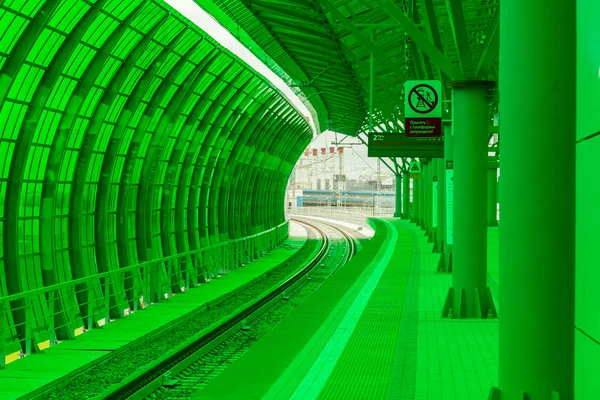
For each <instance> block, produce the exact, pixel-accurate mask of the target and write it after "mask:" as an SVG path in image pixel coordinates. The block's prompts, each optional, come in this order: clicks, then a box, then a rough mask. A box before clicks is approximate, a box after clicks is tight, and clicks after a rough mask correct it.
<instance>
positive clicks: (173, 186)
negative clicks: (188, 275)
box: [161, 51, 223, 254]
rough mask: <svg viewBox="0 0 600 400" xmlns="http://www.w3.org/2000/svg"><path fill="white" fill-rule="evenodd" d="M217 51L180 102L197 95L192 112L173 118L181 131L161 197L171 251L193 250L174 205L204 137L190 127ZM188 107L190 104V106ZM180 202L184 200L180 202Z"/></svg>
mask: <svg viewBox="0 0 600 400" xmlns="http://www.w3.org/2000/svg"><path fill="white" fill-rule="evenodd" d="M217 54H218V53H216V52H214V51H213V52H211V53H210V54H209V55H208V56H207V57H206V58H205V59H204V60H203V63H205V65H204V66H203V67H202V68H197V70H198V71H197V75H196V77H195V78H194V82H192V83H191V85H190V86H189V88H188V89H187V90H188V93H187V94H186V95H185V96H183V98H185V102H184V101H181V102H180V105H181V106H183V105H186V104H184V103H188V101H189V99H190V98H191V96H192V95H193V96H196V97H197V99H196V101H195V103H194V104H193V106H192V107H191V111H190V113H189V115H187V116H186V115H184V113H183V110H180V111H179V112H178V113H177V114H178V118H177V119H178V121H177V123H175V121H173V123H172V125H173V126H171V127H170V128H168V129H169V130H174V131H181V133H180V134H179V135H178V137H177V140H176V142H175V145H174V148H173V152H172V153H171V155H170V157H169V162H168V166H167V170H166V174H165V180H164V185H163V196H162V199H161V209H162V212H161V234H162V242H163V249H164V250H165V251H168V252H169V254H176V253H182V252H186V251H189V249H190V248H189V244H188V242H187V241H185V240H184V232H183V228H184V225H183V224H181V223H177V221H181V219H180V218H181V217H180V218H179V219H178V218H177V217H176V215H177V212H178V211H179V210H178V209H177V207H175V210H171V207H172V204H176V203H177V201H175V202H173V199H174V198H177V196H178V194H179V193H178V192H179V191H180V190H183V189H182V188H183V186H182V184H181V183H180V179H181V176H182V174H183V166H184V164H185V160H186V159H187V156H188V152H190V151H192V149H193V148H194V147H196V146H198V143H199V139H201V138H202V135H193V133H192V131H191V130H190V129H189V127H190V122H192V123H193V122H194V121H196V120H197V119H198V116H199V114H200V112H201V111H202V109H201V105H202V104H204V103H203V100H202V94H201V93H198V92H196V90H197V86H198V84H199V83H200V81H201V80H203V79H204V78H205V72H206V71H207V69H209V68H210V66H211V65H212V63H213V61H214V60H215V59H216V58H217ZM199 67H200V64H199ZM222 74H223V73H222ZM216 82H218V80H217V79H215V80H213V81H212V82H211V85H210V86H209V88H208V89H207V93H210V90H211V89H210V88H214V87H216ZM186 107H189V106H188V105H186ZM177 126H179V129H176V128H177ZM194 136H195V137H194ZM194 139H196V140H194ZM194 143H195V145H194ZM179 204H183V203H181V202H180V203H179ZM172 212H174V213H175V215H171V213H172Z"/></svg>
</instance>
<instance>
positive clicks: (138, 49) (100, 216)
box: [81, 13, 184, 313]
mask: <svg viewBox="0 0 600 400" xmlns="http://www.w3.org/2000/svg"><path fill="white" fill-rule="evenodd" d="M132 15H134V16H133V17H132V21H131V22H129V23H128V25H124V24H123V23H122V26H123V29H124V30H126V29H128V27H129V26H130V25H131V23H132V22H133V19H135V18H137V15H138V14H137V13H136V14H133V13H132ZM127 20H129V18H127ZM124 22H125V21H124ZM166 22H167V17H163V18H161V19H160V20H158V21H157V22H156V23H155V24H154V25H153V26H151V27H150V29H149V31H148V32H147V33H146V34H145V36H144V37H143V38H142V39H141V40H140V41H139V42H138V43H137V44H136V46H135V47H134V48H133V50H132V51H131V52H130V53H129V56H128V57H127V58H126V59H125V60H124V63H123V64H122V65H121V66H120V67H119V69H118V70H117V71H116V73H115V75H114V76H113V79H112V80H111V81H110V82H109V83H108V85H107V88H106V91H105V92H104V93H103V94H102V97H101V99H100V102H99V105H98V107H97V109H96V111H95V113H94V115H93V116H92V124H91V126H90V131H89V134H94V133H95V135H98V134H99V133H100V131H101V129H103V127H104V126H106V125H108V120H109V118H110V113H111V110H112V108H113V104H115V103H116V102H118V100H119V98H120V96H121V95H120V91H121V90H122V88H125V87H126V86H128V85H130V82H128V77H129V76H130V74H131V73H132V71H134V70H135V69H136V68H137V67H136V64H137V62H138V60H139V59H140V57H142V55H143V54H147V52H148V50H149V46H151V43H152V40H153V38H154V37H155V36H156V35H157V34H158V32H159V29H160V28H161V27H162V26H163V25H164V24H165V23H166ZM125 32H126V31H125ZM125 32H124V35H125ZM183 33H184V30H182V31H181V32H179V34H177V35H175V37H174V38H173V39H172V40H171V43H170V44H169V45H168V46H167V47H166V48H165V49H164V50H163V51H162V52H159V54H157V55H156V59H155V62H154V63H151V64H150V67H149V68H148V69H147V70H145V71H144V72H143V73H142V74H141V76H139V79H138V80H137V82H135V83H134V86H133V88H132V89H131V92H130V94H129V96H128V97H127V98H126V100H125V102H124V104H123V106H122V109H121V112H120V113H119V115H118V117H116V122H115V123H114V128H113V130H112V132H111V136H110V139H109V140H108V141H107V142H106V148H105V149H99V148H97V147H96V146H95V147H96V148H95V149H94V152H99V151H100V150H103V151H102V154H104V157H103V158H102V163H101V166H100V171H99V172H100V173H99V176H98V179H97V182H98V193H99V195H98V197H97V201H96V205H95V210H94V212H95V214H96V215H97V221H96V231H95V233H96V242H97V246H96V257H97V258H98V260H99V262H98V264H97V267H96V266H93V265H92V266H89V267H88V268H89V270H86V271H83V272H82V274H81V275H82V276H85V275H89V274H91V273H93V271H94V270H95V269H96V268H98V270H99V271H110V270H114V269H117V268H119V267H124V266H129V265H133V264H135V263H137V262H138V258H137V254H136V253H135V252H133V251H131V246H130V245H129V241H128V240H127V233H126V231H125V232H124V231H123V224H120V223H119V222H120V219H119V218H118V217H117V211H118V204H119V203H118V201H119V198H120V197H119V196H120V195H121V194H122V193H121V190H123V189H122V188H120V184H118V183H116V182H115V178H116V177H118V178H120V179H122V178H121V173H122V172H123V171H122V170H120V168H124V167H123V165H124V164H126V163H122V162H120V160H122V159H123V156H121V155H120V154H119V153H121V150H120V149H122V148H124V147H126V146H127V145H128V140H129V137H130V136H129V135H128V134H127V131H128V129H129V128H128V127H129V124H130V123H132V120H133V118H134V112H135V109H136V107H137V106H138V104H139V102H140V101H141V99H142V97H143V95H144V94H145V91H146V90H147V88H148V87H149V85H150V84H151V77H152V76H153V75H154V74H155V73H156V71H157V69H158V66H159V65H160V64H162V62H163V61H164V60H165V59H166V57H167V55H168V53H169V50H168V49H170V48H172V46H174V45H175V43H177V42H178V41H179V40H180V39H181V37H182V36H183ZM117 43H118V42H117ZM170 46H171V47H170ZM90 167H91V168H94V167H96V168H97V166H95V165H90ZM91 173H92V171H91V170H90V169H88V170H87V171H86V176H88V175H89V174H91ZM120 179H119V180H120ZM115 200H116V201H115ZM115 225H116V229H114V228H113V227H114V226H115ZM115 255H116V257H115ZM82 265H86V264H84V263H82ZM142 279H143V278H142V276H141V275H140V274H137V273H134V274H132V275H130V276H126V277H125V279H124V281H123V285H122V288H120V289H119V291H118V292H120V291H121V290H124V291H125V294H126V297H127V299H128V301H129V306H130V307H132V308H133V307H135V305H134V304H133V302H134V301H135V299H134V289H133V288H134V286H136V285H137V286H139V285H140V283H141V281H142ZM81 303H83V304H84V303H85V298H82V299H81ZM119 308H120V307H119ZM121 311H122V310H117V312H119V313H120V312H121Z"/></svg>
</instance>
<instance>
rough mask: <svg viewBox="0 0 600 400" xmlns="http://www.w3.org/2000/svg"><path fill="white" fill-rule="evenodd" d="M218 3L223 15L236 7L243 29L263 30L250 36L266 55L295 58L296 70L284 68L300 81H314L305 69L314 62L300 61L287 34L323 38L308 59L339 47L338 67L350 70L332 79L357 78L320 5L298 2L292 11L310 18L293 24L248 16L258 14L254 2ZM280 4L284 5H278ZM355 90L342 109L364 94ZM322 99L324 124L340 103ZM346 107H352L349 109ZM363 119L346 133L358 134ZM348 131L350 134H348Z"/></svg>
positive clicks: (228, 0)
mask: <svg viewBox="0 0 600 400" xmlns="http://www.w3.org/2000/svg"><path fill="white" fill-rule="evenodd" d="M217 3H218V5H219V6H220V7H222V9H223V11H225V12H226V13H227V12H228V11H227V10H228V9H230V7H235V8H236V9H237V10H238V11H236V13H237V15H230V16H232V17H233V18H234V19H235V18H238V21H240V22H241V21H242V20H243V21H244V22H243V25H248V24H250V25H252V26H253V27H259V26H260V28H258V29H251V30H249V31H250V32H253V35H254V39H255V40H256V41H257V42H258V43H259V44H261V45H262V46H264V48H265V50H266V51H269V50H270V49H273V51H274V52H276V53H277V54H272V56H273V57H274V58H275V59H278V60H283V59H286V60H288V59H290V58H291V59H292V60H293V64H295V65H294V66H293V68H292V66H291V65H289V63H288V62H287V61H286V62H281V61H280V65H281V66H282V67H284V68H286V67H288V72H289V73H290V74H291V75H292V76H293V77H294V78H295V79H296V80H297V81H310V80H311V79H312V76H311V73H310V72H309V70H308V69H306V68H305V65H304V63H305V62H310V61H307V60H306V59H304V58H298V57H301V54H300V53H296V52H295V50H296V49H295V48H293V45H292V44H291V43H289V42H288V41H287V40H286V37H285V34H286V32H287V31H289V32H291V33H294V32H295V33H297V34H302V35H304V34H306V35H307V36H308V37H315V36H316V37H322V39H321V43H320V46H318V47H315V48H314V49H313V51H312V52H310V51H309V52H307V53H306V54H305V57H311V58H319V57H321V56H322V51H321V47H322V45H323V43H332V44H335V48H336V49H337V50H336V54H337V57H333V58H332V59H333V60H335V64H340V65H346V66H347V67H346V68H347V69H346V71H347V72H346V74H345V75H347V77H346V76H344V75H340V74H330V75H331V76H332V77H334V78H337V79H340V81H342V80H346V81H348V80H350V81H352V80H353V78H352V74H353V71H352V69H351V68H350V65H349V63H348V62H347V60H346V59H345V55H344V53H343V52H342V51H341V50H339V41H338V40H337V38H336V37H335V36H334V35H333V29H332V28H331V27H330V25H329V21H328V20H327V18H326V16H325V15H324V13H322V11H321V10H319V8H320V7H319V6H318V4H316V3H315V4H313V3H311V2H308V1H304V0H303V1H301V2H295V3H294V6H291V8H293V9H294V10H300V9H302V10H303V11H302V12H300V11H297V16H300V15H304V14H305V15H306V18H305V20H304V21H295V22H292V21H290V20H289V19H286V18H285V17H284V16H281V17H280V18H275V19H274V17H275V15H274V14H271V15H270V16H269V20H268V21H267V20H266V19H265V20H263V19H262V15H258V12H257V15H254V14H252V15H251V16H250V15H249V12H246V11H245V10H251V9H253V10H254V7H256V5H255V4H256V3H255V2H250V1H247V0H241V1H240V0H223V1H218V2H217ZM234 4H235V6H234ZM242 4H243V5H244V7H245V9H243V7H242V9H240V8H241V7H240V5H242ZM273 4H274V3H272V2H261V3H260V4H258V7H259V8H260V7H265V6H266V7H271V5H273ZM278 4H280V3H278ZM313 10H316V11H317V12H316V14H315V13H314V11H313ZM255 11H256V10H255ZM229 14H230V13H229ZM247 17H248V18H247ZM294 24H295V25H294ZM319 24H320V25H319ZM279 33H281V34H282V35H283V36H281V37H279ZM259 35H260V37H257V36H259ZM288 46H289V47H288ZM300 51H302V49H300ZM283 53H285V54H286V56H283ZM280 54H281V55H280ZM338 60H339V61H338ZM296 68H301V69H302V70H303V73H304V75H305V76H303V77H298V76H297V74H294V70H296ZM348 78H349V79H348ZM354 86H355V88H354V89H353V90H352V89H350V90H348V91H345V93H347V95H346V96H345V97H344V100H343V102H342V103H341V104H342V105H341V107H344V104H346V103H347V101H348V99H350V98H354V97H355V96H356V93H360V92H359V90H360V86H359V85H358V84H357V83H354ZM304 91H305V93H306V94H307V95H311V94H314V93H318V90H313V89H306V90H304ZM320 97H321V98H322V99H323V101H324V103H325V105H326V109H325V110H322V111H320V112H321V113H323V112H324V113H325V114H324V115H322V116H321V119H322V120H327V119H330V117H331V110H332V109H333V107H334V104H335V103H339V100H336V99H332V100H328V99H327V94H323V95H321V96H320ZM359 98H360V97H359ZM355 104H359V103H355ZM346 107H348V105H346ZM351 107H354V106H351ZM362 112H363V111H362V109H359V110H357V111H356V112H355V113H354V115H357V116H358V115H360V114H362ZM334 118H335V116H334ZM338 118H339V117H338ZM360 119H362V117H359V118H354V117H353V119H348V121H347V126H348V128H345V129H346V132H344V133H350V134H353V133H355V132H356V128H352V127H351V126H352V125H353V124H354V125H355V126H358V124H359V123H360V122H359V121H360ZM348 129H349V130H350V131H348Z"/></svg>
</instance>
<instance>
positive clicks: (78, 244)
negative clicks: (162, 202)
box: [68, 4, 142, 315]
mask: <svg viewBox="0 0 600 400" xmlns="http://www.w3.org/2000/svg"><path fill="white" fill-rule="evenodd" d="M141 7H142V5H141V4H140V5H138V6H137V7H136V8H135V9H134V10H133V11H132V12H131V13H130V14H129V15H128V16H127V17H126V18H125V19H124V20H123V21H122V22H121V23H120V24H119V25H118V26H117V27H116V28H115V29H114V30H113V31H112V32H111V33H110V35H109V37H108V38H107V39H106V41H105V43H104V45H103V46H101V47H100V48H99V50H98V53H96V55H94V58H93V59H92V61H90V65H92V66H93V67H91V68H88V69H86V71H85V72H84V74H83V75H82V78H81V82H80V84H79V85H78V86H77V88H76V89H75V91H74V93H73V96H78V97H80V98H85V96H90V95H91V92H92V86H93V84H94V81H95V80H96V79H97V75H98V74H99V73H100V68H101V66H103V65H104V64H105V63H106V62H108V60H109V59H110V57H111V54H112V51H113V50H114V48H115V47H116V46H117V44H118V42H119V40H121V39H122V38H123V37H124V35H125V32H126V29H127V27H128V26H129V25H130V24H131V22H132V21H133V19H134V18H135V17H136V15H137V14H138V13H139V12H140V10H141ZM124 70H127V68H123V67H122V68H119V71H117V72H116V74H115V77H114V79H113V81H112V82H114V83H116V82H120V83H122V82H123V81H124V79H125V75H126V74H125V73H123V71H124ZM128 72H129V71H128V70H127V73H128ZM119 75H121V76H120V77H119ZM119 86H120V84H119ZM109 93H112V95H111V94H109ZM115 94H116V91H115V90H112V91H110V90H107V91H105V92H104V93H103V95H102V97H101V100H100V102H99V103H100V105H99V106H98V109H97V110H96V112H94V113H93V114H92V117H91V120H90V122H89V125H88V128H87V132H86V133H85V136H84V139H83V141H82V143H81V150H80V153H79V157H77V161H76V164H75V170H74V174H73V186H72V190H71V200H70V204H71V217H70V223H69V241H70V243H71V249H70V254H69V259H70V262H71V263H72V264H73V265H78V266H83V265H84V246H83V242H84V240H85V239H84V231H85V226H86V225H87V221H89V220H90V219H92V221H93V220H94V219H93V218H94V216H95V215H96V207H95V205H94V206H92V204H91V202H89V201H87V199H85V198H84V194H85V193H86V192H85V191H86V190H88V188H89V185H90V184H89V183H86V181H87V179H88V171H89V170H90V169H91V168H94V167H95V165H94V163H93V162H92V160H93V157H94V148H95V147H96V143H97V141H98V140H99V137H100V136H101V129H102V127H103V120H104V117H105V116H106V113H107V111H108V108H109V106H110V103H112V100H113V99H114V95H115ZM103 100H104V101H103ZM103 105H104V107H103ZM78 113H79V116H80V117H83V115H84V113H85V111H84V110H83V109H81V108H80V109H79V110H78ZM73 129H74V127H73V126H72V125H71V126H70V127H69V128H68V130H69V131H71V130H73ZM105 157H106V156H105ZM111 164H112V163H111ZM100 193H101V192H100ZM101 198H103V199H105V197H103V196H102V197H101ZM84 216H85V217H86V218H85V220H84V219H83V218H82V217H84ZM104 235H105V234H103V235H102V236H100V238H102V237H104ZM97 240H98V239H97ZM100 240H102V239H100ZM91 246H93V245H90V244H87V245H86V247H91ZM100 257H102V262H104V263H105V264H107V265H108V264H109V263H112V260H107V256H106V252H104V253H103V254H102V255H101V256H100ZM104 260H106V261H104ZM83 271H84V269H83V268H80V269H78V272H77V274H78V276H79V277H83V276H84V275H85V273H84V272H83ZM87 271H88V272H87V273H92V271H93V269H87ZM86 295H87V294H86ZM82 300H84V301H81V304H86V303H87V297H86V298H85V299H82ZM82 313H83V314H84V315H87V309H83V310H82Z"/></svg>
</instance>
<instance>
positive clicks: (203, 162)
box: [197, 71, 247, 246]
mask: <svg viewBox="0 0 600 400" xmlns="http://www.w3.org/2000/svg"><path fill="white" fill-rule="evenodd" d="M246 79H247V77H245V76H243V74H241V71H240V73H239V74H238V75H237V76H235V77H234V79H233V80H232V83H231V84H230V85H228V86H226V90H224V91H223V92H222V93H221V95H220V96H219V99H218V101H215V103H214V106H216V107H215V108H214V110H215V114H214V115H213V116H212V117H211V118H209V121H210V125H209V127H208V128H207V132H206V136H205V138H204V140H203V143H202V148H201V151H200V155H199V158H198V161H197V162H198V163H199V165H200V170H201V173H200V174H199V177H198V179H199V182H198V184H199V185H200V200H199V207H200V221H199V223H198V228H199V232H200V240H201V243H202V242H204V243H205V244H204V245H205V246H212V245H215V244H218V243H219V240H218V230H217V228H218V227H216V226H215V224H216V223H217V221H218V216H216V215H215V214H212V213H211V208H210V206H209V202H210V201H212V200H213V197H212V191H213V190H214V188H212V187H211V179H212V175H213V173H214V169H215V167H216V166H215V161H216V157H215V155H216V154H217V152H218V151H219V150H220V148H219V145H218V143H219V142H220V141H222V140H223V139H224V135H221V127H222V126H224V124H225V123H226V122H227V120H228V118H229V117H230V113H229V110H230V109H231V107H233V106H235V104H236V101H237V100H238V97H239V95H240V93H239V91H238V89H237V85H236V83H237V82H238V81H239V82H240V83H243V82H245V80H246ZM197 168H198V166H197Z"/></svg>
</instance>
